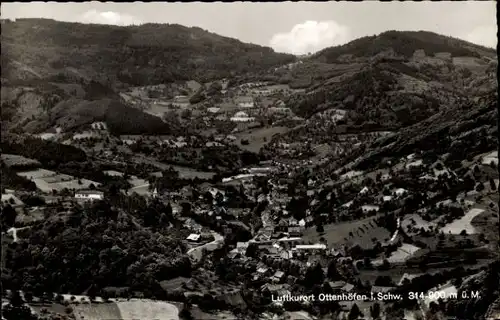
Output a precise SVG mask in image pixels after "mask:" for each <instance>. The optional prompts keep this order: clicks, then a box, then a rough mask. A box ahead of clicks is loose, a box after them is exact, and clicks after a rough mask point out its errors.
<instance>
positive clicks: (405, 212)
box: [2, 81, 499, 319]
mask: <svg viewBox="0 0 500 320" xmlns="http://www.w3.org/2000/svg"><path fill="white" fill-rule="evenodd" d="M221 82H222V89H221V90H220V92H221V93H222V94H223V97H222V101H223V102H221V104H218V105H214V106H211V107H208V108H206V109H205V110H204V111H203V110H200V109H202V108H201V107H200V106H197V107H193V106H190V103H189V99H187V98H186V97H179V96H177V97H175V98H174V99H173V100H171V101H167V102H161V100H159V99H158V98H144V97H141V94H142V95H144V94H147V92H148V90H152V89H158V88H147V89H137V88H135V89H134V91H132V93H126V94H123V95H122V97H124V98H127V99H130V100H131V101H132V103H134V102H133V101H134V99H136V98H137V99H138V101H140V103H142V104H144V103H145V101H146V102H147V103H146V104H148V105H150V106H151V107H150V108H151V109H148V110H149V111H148V112H155V114H156V115H158V116H162V117H165V113H169V112H170V115H172V114H171V112H172V111H173V112H174V113H176V112H177V113H178V116H179V118H180V119H181V120H180V121H182V113H183V112H185V111H186V110H189V112H190V114H189V117H190V118H189V119H199V123H200V124H201V125H202V130H201V131H200V132H203V131H205V132H206V133H205V134H191V135H186V136H141V135H135V136H134V135H128V136H119V137H113V136H111V135H110V134H109V133H108V132H107V130H106V125H105V124H104V123H94V124H92V125H91V127H90V128H89V129H88V130H87V131H84V132H81V133H77V134H74V135H73V136H72V137H71V136H68V135H67V134H65V133H63V132H57V133H55V134H44V135H40V136H39V137H40V138H41V139H48V140H50V141H59V142H62V143H63V144H67V145H72V146H77V147H78V148H81V149H83V150H85V152H86V153H87V154H89V155H90V156H91V157H92V161H93V163H94V164H100V165H101V164H102V166H103V167H106V168H108V169H107V170H103V171H102V172H101V173H100V174H96V173H93V174H94V175H95V176H96V179H94V180H92V179H90V176H87V177H83V176H76V175H75V176H72V175H69V174H63V173H60V172H57V171H55V170H48V169H45V168H43V167H42V166H41V164H40V163H39V162H38V161H36V160H33V159H28V158H24V157H22V156H19V155H10V154H2V162H3V163H4V165H6V166H8V167H11V168H17V169H16V171H17V175H18V176H20V177H23V178H25V179H28V180H29V181H32V182H34V184H35V185H36V188H37V191H33V192H31V193H26V192H18V191H16V190H3V191H2V205H3V206H9V207H11V208H13V209H14V210H15V211H17V212H18V214H17V217H16V220H15V223H14V226H13V227H12V228H10V229H9V230H7V234H9V235H10V236H11V237H12V241H14V242H16V241H18V240H19V239H21V238H22V235H23V233H25V232H26V229H29V227H30V225H34V224H36V223H38V222H39V221H43V219H44V218H45V217H47V212H46V211H47V210H46V209H45V208H46V207H47V206H48V207H53V206H54V205H55V206H56V207H57V208H59V209H58V210H71V208H73V207H75V206H79V205H85V204H86V203H94V202H96V201H97V202H98V201H106V199H107V194H106V193H107V192H109V186H108V188H104V185H105V184H107V183H108V182H120V184H117V185H120V186H121V187H119V191H120V192H121V193H122V194H124V195H126V196H132V197H137V196H139V197H142V198H144V199H146V201H148V202H151V201H161V202H163V203H165V204H168V206H170V207H171V210H172V214H173V216H174V218H175V220H176V221H179V223H181V227H180V228H179V227H176V228H175V229H174V228H173V227H172V229H171V230H172V232H174V234H175V237H178V238H179V239H181V240H182V241H183V242H185V243H186V246H187V251H186V253H187V255H188V256H189V257H190V260H191V262H192V264H193V265H194V266H195V268H198V269H199V270H210V272H213V273H215V274H216V275H218V276H219V277H224V278H226V281H229V282H231V281H233V282H234V281H236V282H239V283H243V282H244V283H250V284H251V285H249V288H251V290H252V291H254V292H256V293H258V294H262V295H263V296H264V297H268V298H269V299H270V300H268V301H267V300H266V301H267V302H265V303H270V305H272V306H273V308H275V309H273V310H287V312H288V311H290V312H292V311H294V310H301V309H304V310H310V311H312V309H311V308H313V306H314V307H317V306H316V305H314V304H311V303H310V302H308V301H302V302H301V303H299V304H298V305H297V303H295V302H290V301H288V302H284V300H283V299H281V300H280V299H274V300H273V299H271V298H270V297H278V296H289V295H292V294H297V292H294V290H297V289H298V288H303V289H300V290H301V291H300V292H304V291H303V290H306V291H307V290H311V288H313V287H318V286H319V288H321V290H322V291H320V292H322V293H324V294H346V295H349V294H351V295H353V294H356V295H364V297H369V296H371V295H372V294H375V295H376V296H377V295H378V294H380V295H381V296H382V297H383V295H385V294H391V293H394V294H395V296H397V294H400V295H405V294H406V293H407V292H409V291H410V290H416V288H419V289H421V290H424V291H429V292H445V293H446V294H447V295H448V296H451V297H453V296H454V295H456V293H457V292H458V290H459V288H460V285H461V283H462V282H463V281H465V279H467V281H473V279H474V277H476V276H478V275H480V274H481V273H482V272H483V269H482V267H483V266H486V265H487V264H488V263H489V262H490V261H492V260H493V259H495V254H494V252H495V250H494V249H493V247H494V244H495V242H496V240H495V237H496V236H497V235H495V232H494V231H492V230H491V229H490V228H489V226H494V225H495V223H496V224H498V192H497V188H498V185H499V180H498V172H497V171H496V170H495V168H496V166H497V165H498V156H497V152H496V151H493V150H491V151H489V152H487V153H482V154H480V155H477V156H475V157H474V158H472V159H468V160H464V161H463V162H462V164H461V165H460V166H459V167H458V168H455V169H451V168H449V167H447V165H446V163H449V159H448V158H449V155H448V156H447V155H443V156H437V157H436V156H430V155H428V154H425V153H412V154H408V155H406V156H404V157H402V158H401V159H399V160H396V161H394V160H393V161H388V162H386V163H385V164H384V166H383V167H382V168H379V169H376V170H374V171H368V172H364V171H360V170H351V169H350V168H351V165H349V164H347V165H345V166H343V167H341V168H338V169H337V170H336V171H335V172H332V173H331V174H329V175H325V173H326V171H325V170H326V169H325V164H327V163H329V162H330V161H331V159H338V158H342V157H344V156H345V155H346V154H347V153H349V152H352V150H353V149H356V146H357V145H360V144H361V142H367V141H374V140H376V139H379V138H380V137H382V138H384V137H388V136H390V134H391V133H390V132H373V133H361V134H345V135H339V136H338V139H335V141H334V142H327V141H321V140H318V139H316V138H314V137H315V136H314V133H313V136H312V137H313V139H312V140H313V141H314V144H311V143H307V142H306V143H304V141H303V137H302V136H298V137H297V139H298V140H296V141H290V137H294V135H286V136H284V135H280V134H283V133H286V132H290V131H291V130H293V128H294V127H295V126H297V125H299V126H300V122H301V121H302V120H301V119H299V118H297V117H296V116H294V115H293V113H292V112H291V111H290V109H288V108H286V106H284V105H283V102H282V100H279V99H277V98H276V97H274V98H269V96H273V95H275V96H276V95H277V96H282V95H285V94H286V92H287V91H289V90H290V89H288V88H285V87H282V86H268V85H267V86H266V85H265V84H259V83H257V84H244V85H240V86H237V87H235V89H234V88H233V89H232V90H231V89H228V88H227V87H225V86H224V81H221ZM190 85H191V86H192V88H191V92H195V91H197V90H199V87H198V86H196V85H195V84H193V83H190ZM188 88H189V86H186V89H184V90H188ZM231 94H234V95H236V97H229V96H230V95H231ZM241 94H243V96H240V95H241ZM138 97H141V98H138ZM224 101H225V102H224ZM137 103H139V102H137ZM266 103H267V106H264V105H265V104H266ZM229 105H230V106H229ZM205 107H206V106H205ZM276 114H279V117H277V116H276ZM344 115H345V112H341V111H335V112H334V113H332V114H328V115H327V118H325V115H322V116H318V117H316V118H312V119H309V120H308V121H309V122H311V121H318V124H320V123H321V126H324V125H325V123H324V122H325V119H329V120H327V121H331V122H332V123H333V124H335V123H336V122H337V121H341V120H342V119H343V116H344ZM186 117H187V116H186ZM191 117H192V118H191ZM269 117H273V120H272V122H271V123H272V124H270V122H269V119H270V118H269ZM257 119H258V120H257ZM280 119H281V120H283V119H287V120H292V123H293V125H292V126H290V125H288V126H285V125H283V126H279V120H280ZM293 121H296V122H293ZM297 121H298V122H297ZM192 122H195V123H196V120H193V121H192ZM223 122H226V123H230V124H232V125H231V126H230V128H233V129H230V130H228V129H227V125H226V124H224V123H223ZM277 122H278V125H275V124H276V123H277ZM264 123H267V124H264ZM283 137H286V139H287V141H288V142H290V143H284V142H283ZM309 140H311V139H309ZM356 143H357V144H356ZM210 149H212V150H214V151H215V152H216V153H215V154H216V155H217V154H219V155H220V153H221V152H232V153H231V154H233V153H236V154H237V153H238V152H240V151H237V150H247V151H250V152H251V151H253V152H260V153H261V154H262V153H263V152H267V153H268V156H269V155H271V156H269V158H270V159H271V160H259V159H258V157H257V158H256V159H250V160H245V161H242V160H238V162H236V163H232V164H228V163H222V162H221V161H220V159H219V160H217V161H215V160H214V159H213V158H208V156H207V155H206V154H205V153H206V150H210ZM231 150H232V151H231ZM291 150H292V151H291ZM216 155H213V156H211V157H215V158H217V156H216ZM447 157H448V158H447ZM469 160H470V161H469ZM130 163H134V166H132V167H131V166H130V165H129V164H130ZM19 168H23V169H22V170H20V169H19ZM26 168H29V170H27V169H26ZM103 177H107V178H103ZM108 180H109V181H108ZM99 181H104V182H99ZM106 181H108V182H106ZM176 181H177V182H176ZM104 190H108V191H107V192H105V191H104ZM22 199H25V200H24V201H23V200H22ZM252 203H253V205H252ZM50 211H53V209H51V210H50ZM488 230H489V231H488ZM229 239H231V240H229ZM461 248H467V251H466V252H463V251H462V249H461ZM220 252H224V255H223V256H222V262H220V263H218V262H217V260H216V259H215V258H214V257H213V256H214V255H215V254H217V255H219V256H220ZM458 263H459V264H460V265H462V267H461V268H456V266H457V264H458ZM221 268H222V269H221ZM221 270H224V271H221ZM429 275H432V276H433V278H432V280H429V279H428V278H429ZM438 275H439V276H438ZM421 279H428V281H427V282H426V283H425V285H423V284H422V280H421ZM457 279H461V280H460V281H459V280H457ZM178 282H179V279H177V278H176V279H171V280H166V281H164V282H162V286H163V287H164V288H165V290H166V291H167V292H169V291H171V290H173V291H174V292H177V291H179V290H181V291H183V292H184V293H185V294H194V293H196V290H194V291H193V292H191V291H192V290H193V289H189V288H191V286H190V285H189V283H190V280H188V279H187V280H182V281H181V282H182V283H184V285H183V286H178V285H173V284H172V283H178ZM172 288H174V289H172ZM236 288H237V289H236V290H237V291H233V294H236V295H238V293H237V292H240V291H239V290H242V288H238V286H236ZM304 288H305V289H304ZM247 289H248V288H247ZM221 290H222V291H221V292H226V291H225V289H224V288H223V287H222V288H221ZM235 292H236V293H235ZM317 294H319V292H317ZM240 295H241V294H240ZM428 296H429V295H427V297H428ZM435 296H436V297H441V298H442V296H441V295H435ZM445 298H446V297H445ZM266 299H267V298H266ZM233 300H234V301H233ZM233 300H232V302H230V303H234V304H235V305H234V306H233V307H237V308H242V307H244V305H245V303H244V302H242V299H241V297H240V298H239V299H233ZM393 300H398V299H393ZM434 300H437V299H434ZM337 302H338V304H339V305H338V308H340V309H339V310H340V312H341V313H344V314H345V316H347V315H348V314H350V313H353V312H359V313H360V314H364V315H368V314H373V312H375V313H377V312H378V313H380V312H392V311H390V310H391V309H390V307H387V306H390V304H389V305H386V306H385V307H383V308H382V311H380V305H379V304H380V303H382V302H383V301H382V300H380V301H379V300H377V299H368V298H367V299H364V300H363V301H359V300H356V299H353V300H349V299H347V300H343V301H337ZM391 302H393V301H391ZM396 302H397V301H396ZM262 303H264V302H262ZM385 303H387V301H385ZM433 303H434V305H433ZM376 304H377V305H378V306H377V307H374V305H376ZM354 305H356V306H354ZM418 305H419V307H418V308H417V309H416V310H413V309H412V308H414V307H415V306H413V307H409V309H405V319H416V317H418V314H421V313H425V312H426V310H428V309H429V308H434V307H435V301H433V299H428V298H425V299H420V300H419V301H418ZM330 307H331V306H330ZM330 307H328V308H330ZM320 308H325V307H324V306H322V307H321V306H320ZM331 308H334V309H335V308H337V307H331ZM387 308H389V309H387ZM353 309H355V311H352V310H353ZM374 309H376V310H378V311H373V310H374ZM386 309H387V310H386ZM356 310H358V311H356ZM372 316H373V317H375V315H372Z"/></svg>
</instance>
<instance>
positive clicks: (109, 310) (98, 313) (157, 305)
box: [31, 295, 179, 320]
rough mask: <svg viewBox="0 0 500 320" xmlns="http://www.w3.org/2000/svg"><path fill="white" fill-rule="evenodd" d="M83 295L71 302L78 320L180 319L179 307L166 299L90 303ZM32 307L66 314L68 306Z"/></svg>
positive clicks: (37, 310)
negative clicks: (165, 300)
mask: <svg viewBox="0 0 500 320" xmlns="http://www.w3.org/2000/svg"><path fill="white" fill-rule="evenodd" d="M65 296H68V295H65ZM82 297H83V296H75V298H76V299H75V301H77V302H78V303H72V304H70V306H71V308H72V309H73V314H74V316H75V319H76V320H83V319H85V320H103V319H158V320H175V319H179V316H178V314H179V309H178V308H177V307H176V306H175V305H173V304H171V303H168V302H164V301H152V300H147V299H131V300H129V301H121V300H118V301H113V302H109V303H89V302H88V298H85V297H83V299H84V300H82ZM65 298H66V297H65ZM66 300H67V299H66ZM31 307H32V308H33V310H35V312H37V313H40V312H41V311H42V309H47V310H48V311H49V312H54V313H60V314H64V313H65V308H66V307H64V306H63V305H61V304H57V303H53V304H51V305H50V306H46V305H43V306H40V305H32V306H31Z"/></svg>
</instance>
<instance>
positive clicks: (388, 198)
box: [383, 196, 392, 202]
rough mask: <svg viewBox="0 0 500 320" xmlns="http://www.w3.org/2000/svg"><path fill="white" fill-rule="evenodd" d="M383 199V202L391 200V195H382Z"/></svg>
mask: <svg viewBox="0 0 500 320" xmlns="http://www.w3.org/2000/svg"><path fill="white" fill-rule="evenodd" d="M383 200H384V202H387V201H391V200H392V196H384V197H383Z"/></svg>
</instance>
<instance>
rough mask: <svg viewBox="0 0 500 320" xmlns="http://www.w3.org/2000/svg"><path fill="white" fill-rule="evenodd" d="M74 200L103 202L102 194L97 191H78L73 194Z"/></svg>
mask: <svg viewBox="0 0 500 320" xmlns="http://www.w3.org/2000/svg"><path fill="white" fill-rule="evenodd" d="M75 199H77V200H87V201H94V200H103V199H104V192H102V191H98V190H80V191H77V192H75Z"/></svg>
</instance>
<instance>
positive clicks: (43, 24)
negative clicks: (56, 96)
mask: <svg viewBox="0 0 500 320" xmlns="http://www.w3.org/2000/svg"><path fill="white" fill-rule="evenodd" d="M1 42H2V68H3V73H2V77H3V78H7V79H9V80H21V79H37V78H45V77H48V76H54V75H57V74H63V75H71V76H75V75H77V76H78V77H81V78H86V77H87V78H92V79H99V80H101V81H107V82H109V83H113V84H116V83H117V82H122V83H126V84H131V85H148V84H156V83H165V82H173V81H178V80H190V79H195V80H198V81H209V80H211V79H220V78H223V77H226V76H230V75H232V74H241V73H247V72H256V71H259V70H267V69H268V68H270V67H273V66H275V65H280V64H283V63H288V62H291V61H293V60H294V59H295V57H294V56H292V55H286V54H278V53H275V52H274V51H273V50H272V49H270V48H267V47H262V46H257V45H253V44H246V43H242V42H240V41H238V40H236V39H231V38H227V37H222V36H219V35H216V34H213V33H210V32H208V31H205V30H202V29H200V28H196V27H193V28H188V27H184V26H180V25H172V24H144V25H141V26H129V27H118V26H110V25H95V24H79V23H68V22H59V21H55V20H49V19H17V20H16V21H15V22H12V21H7V22H6V23H4V24H3V25H2V36H1Z"/></svg>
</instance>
